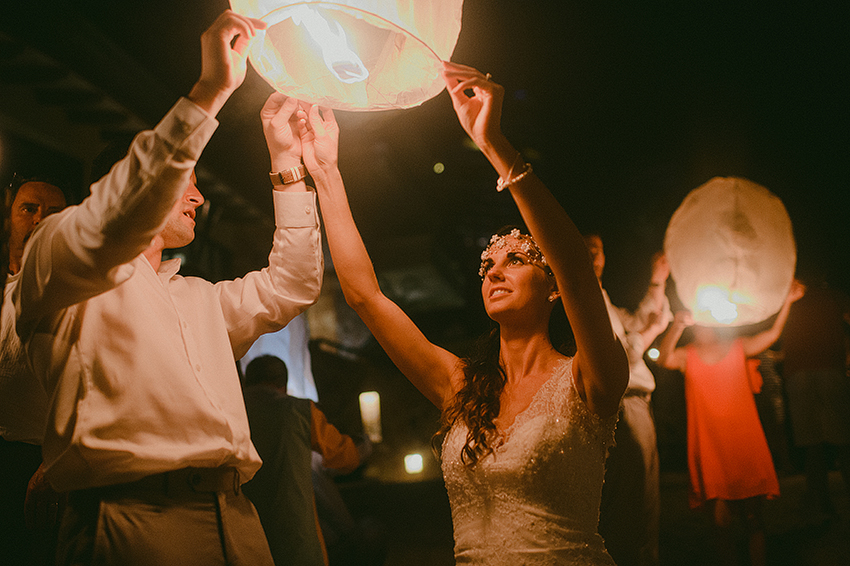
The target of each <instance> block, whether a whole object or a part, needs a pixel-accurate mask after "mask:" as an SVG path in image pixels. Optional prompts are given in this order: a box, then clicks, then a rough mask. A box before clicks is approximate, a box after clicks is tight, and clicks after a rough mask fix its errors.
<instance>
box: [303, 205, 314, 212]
mask: <svg viewBox="0 0 850 566" xmlns="http://www.w3.org/2000/svg"><path fill="white" fill-rule="evenodd" d="M312 212H313V207H312V206H305V207H304V214H311V213H312Z"/></svg>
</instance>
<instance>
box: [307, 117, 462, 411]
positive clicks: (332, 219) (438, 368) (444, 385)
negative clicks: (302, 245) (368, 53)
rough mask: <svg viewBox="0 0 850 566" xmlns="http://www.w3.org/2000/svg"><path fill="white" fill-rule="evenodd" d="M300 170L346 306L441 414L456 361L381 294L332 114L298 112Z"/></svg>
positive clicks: (456, 370) (452, 388)
mask: <svg viewBox="0 0 850 566" xmlns="http://www.w3.org/2000/svg"><path fill="white" fill-rule="evenodd" d="M298 119H299V123H300V126H299V127H300V132H301V139H302V148H303V155H304V165H305V166H306V167H307V170H308V171H309V172H310V175H311V176H312V177H313V180H314V181H315V183H316V191H317V193H318V197H319V203H320V206H321V210H322V218H323V220H324V224H325V233H326V235H327V239H328V247H329V248H330V251H331V256H332V257H333V264H334V269H335V271H336V274H337V277H338V278H339V282H340V286H341V288H342V291H343V293H344V294H345V300H346V302H347V303H348V304H349V305H350V306H351V307H352V308H353V309H354V310H355V311H356V312H357V314H358V315H359V316H360V318H361V319H362V320H363V322H364V323H365V324H366V326H367V327H368V328H369V330H370V331H371V332H372V334H373V335H374V336H375V338H376V339H377V340H378V342H379V343H380V344H381V346H382V347H383V348H384V350H385V351H386V352H387V355H389V357H390V359H391V360H392V361H393V363H394V364H395V365H396V367H398V369H399V370H400V371H401V372H402V373H403V374H404V375H405V376H406V377H407V378H408V379H409V380H410V382H411V383H413V385H414V386H416V388H417V389H419V390H420V391H421V392H422V393H423V394H424V395H425V396H426V397H427V398H428V399H429V400H430V401H431V402H432V403H434V404H435V405H436V406H437V407H439V408H440V409H441V410H442V408H443V407H444V405H445V403H446V402H448V401H449V400H450V399H451V398H452V397H453V396H454V393H455V391H456V385H457V384H459V383H460V381H461V374H460V368H459V364H458V361H459V360H458V358H457V357H456V356H455V355H454V354H452V353H450V352H448V351H447V350H445V349H443V348H440V347H439V346H436V345H435V344H433V343H431V342H430V341H429V340H428V339H427V338H425V336H424V335H423V334H422V332H421V331H420V330H419V328H417V327H416V325H415V324H414V323H413V321H412V320H410V318H409V317H408V316H407V315H406V314H405V313H404V312H403V311H402V310H401V308H399V307H398V305H396V304H395V303H394V302H393V301H391V300H390V299H389V298H387V297H386V296H385V295H384V294H383V292H381V289H380V287H379V286H378V280H377V277H376V276H375V270H374V268H373V266H372V261H371V259H370V258H369V254H368V253H367V252H366V247H365V246H364V245H363V240H362V239H361V237H360V233H359V231H358V230H357V226H356V224H355V223H354V218H353V217H352V215H351V209H350V208H349V205H348V197H347V196H346V193H345V186H344V184H343V181H342V175H341V174H340V172H339V168H338V167H337V155H338V141H339V126H338V125H337V122H336V119H335V118H334V114H333V111H332V110H330V109H325V108H323V109H321V111H320V109H319V107H318V106H312V107H310V108H309V109H307V110H306V111H305V110H303V109H302V110H299V112H298Z"/></svg>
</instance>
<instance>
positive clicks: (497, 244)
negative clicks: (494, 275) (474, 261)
mask: <svg viewBox="0 0 850 566" xmlns="http://www.w3.org/2000/svg"><path fill="white" fill-rule="evenodd" d="M504 248H514V249H518V250H521V251H522V253H524V254H525V255H526V256H528V259H529V260H530V261H531V263H533V264H534V265H536V266H537V267H539V268H541V269H542V270H543V271H546V272H547V273H548V272H549V271H550V270H549V264H548V263H547V262H546V258H545V257H543V252H541V251H540V248H539V247H537V242H535V241H534V238H532V237H531V236H529V235H528V234H523V233H522V232H520V231H519V229H518V228H514V229H513V230H511V231H510V232H508V233H507V234H502V235H499V234H493V236H492V237H491V238H490V243H489V244H488V245H487V247H486V248H484V251H483V252H481V267H479V268H478V275H479V276H480V277H481V278H482V279H483V278H484V275H485V274H486V273H487V260H488V259H490V257H491V256H492V255H493V254H494V253H496V252H497V251H499V250H501V249H504Z"/></svg>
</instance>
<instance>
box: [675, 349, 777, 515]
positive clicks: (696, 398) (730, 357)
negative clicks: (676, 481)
mask: <svg viewBox="0 0 850 566" xmlns="http://www.w3.org/2000/svg"><path fill="white" fill-rule="evenodd" d="M686 351H687V362H686V364H687V365H686V370H685V402H686V405H687V411H688V471H689V474H690V490H689V494H688V500H689V501H688V502H689V504H690V506H691V507H692V508H693V507H699V506H700V505H702V504H703V503H704V502H705V501H708V500H710V499H726V500H734V499H746V498H748V497H755V496H758V495H764V496H766V497H768V498H770V499H772V498H775V497H778V496H779V480H778V479H777V477H776V470H775V469H774V467H773V458H772V457H771V455H770V449H769V448H768V446H767V439H766V438H765V436H764V430H763V429H762V426H761V421H760V420H759V416H758V410H757V409H756V403H755V399H754V398H753V392H754V391H758V390H759V389H760V388H761V383H760V380H759V383H757V384H756V383H755V382H754V381H753V380H752V379H751V377H750V375H749V374H750V373H751V372H750V371H748V365H747V359H746V358H745V356H744V348H743V346H742V344H741V342H740V340H735V341H734V342H733V343H732V346H731V347H730V348H729V352H728V353H727V354H726V357H724V358H723V359H722V360H720V361H718V362H717V363H714V364H707V363H705V362H704V361H702V359H701V358H700V357H699V354H697V351H696V348H694V347H693V346H687V347H686ZM751 369H752V372H755V373H756V374H757V370H755V368H754V367H753V368H751Z"/></svg>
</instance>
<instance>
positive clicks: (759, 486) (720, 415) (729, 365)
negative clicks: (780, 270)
mask: <svg viewBox="0 0 850 566" xmlns="http://www.w3.org/2000/svg"><path fill="white" fill-rule="evenodd" d="M804 291H805V288H804V287H803V286H802V285H801V284H800V283H798V282H797V281H794V282H793V284H792V285H791V289H790V290H789V292H788V296H787V297H786V299H785V303H784V304H783V305H782V308H781V309H780V310H779V313H778V314H777V315H776V318H775V319H774V321H773V324H772V325H771V326H770V328H768V329H766V330H763V331H761V332H759V333H758V334H754V335H752V336H743V337H738V338H736V339H734V340H728V339H724V338H723V337H721V336H720V334H719V333H718V330H717V329H715V328H711V327H708V326H694V341H693V342H692V343H691V344H688V345H687V346H682V347H678V348H677V347H676V344H677V343H678V341H679V338H681V336H682V332H683V331H684V329H685V328H686V327H688V326H691V325H693V324H694V320H693V317H692V316H691V313H690V311H679V312H677V313H676V315H675V318H674V320H673V323H672V324H671V325H670V328H669V329H668V330H667V334H665V335H664V338H663V339H662V340H661V345H660V347H659V356H658V363H659V364H660V365H662V366H664V367H666V368H668V369H675V370H679V371H680V372H682V373H683V374H684V376H685V402H686V404H687V413H688V472H689V480H690V481H689V492H688V502H689V504H690V507H691V508H698V507H701V506H703V505H704V504H705V503H708V504H709V505H708V506H707V508H708V510H709V511H710V512H711V514H712V516H713V519H714V525H715V536H716V541H717V549H718V553H719V555H720V556H719V558H720V560H721V563H722V564H737V563H738V559H737V557H736V554H737V551H736V549H735V543H734V540H733V539H734V537H733V536H732V534H733V532H732V527H733V525H732V521H733V518H734V516H736V515H739V516H741V518H742V519H743V524H744V528H745V530H746V534H747V539H748V547H749V557H750V564H752V565H753V566H758V565H763V564H765V551H766V549H765V537H764V524H763V519H762V513H761V507H762V500H763V499H764V498H768V499H774V498H776V497H779V480H778V478H777V477H776V470H775V468H774V465H773V458H772V457H771V454H770V449H769V447H768V445H767V438H766V437H765V435H764V430H763V429H762V426H761V421H760V420H759V415H758V410H757V408H756V403H755V399H754V398H753V393H758V392H759V391H760V390H761V375H760V374H759V373H758V369H757V366H758V361H757V360H752V359H749V358H752V357H754V356H757V355H758V354H760V353H761V352H763V351H764V350H767V349H768V348H769V347H770V346H771V344H773V343H774V342H776V340H778V339H779V336H780V335H781V334H782V328H783V327H784V326H785V321H786V320H787V319H788V311H789V310H790V308H791V303H793V302H794V301H796V300H797V299H799V298H800V297H802V296H803V293H804Z"/></svg>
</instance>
